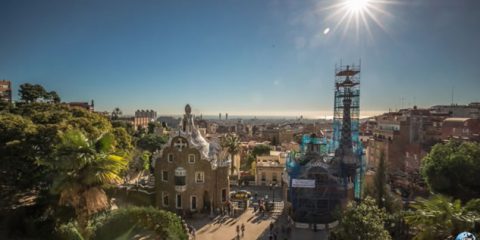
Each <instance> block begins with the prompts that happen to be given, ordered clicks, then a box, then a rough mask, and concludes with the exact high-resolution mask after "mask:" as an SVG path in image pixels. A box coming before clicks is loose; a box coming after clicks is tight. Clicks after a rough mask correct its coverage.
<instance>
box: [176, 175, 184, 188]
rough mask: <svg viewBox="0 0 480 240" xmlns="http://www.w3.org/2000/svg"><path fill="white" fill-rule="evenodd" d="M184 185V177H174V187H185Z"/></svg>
mask: <svg viewBox="0 0 480 240" xmlns="http://www.w3.org/2000/svg"><path fill="white" fill-rule="evenodd" d="M186 184H187V183H186V180H185V176H175V185H177V186H185V185H186Z"/></svg>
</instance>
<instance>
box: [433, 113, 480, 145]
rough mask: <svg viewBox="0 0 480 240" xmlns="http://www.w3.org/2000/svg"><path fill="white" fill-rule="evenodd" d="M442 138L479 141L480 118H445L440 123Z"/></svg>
mask: <svg viewBox="0 0 480 240" xmlns="http://www.w3.org/2000/svg"><path fill="white" fill-rule="evenodd" d="M442 139H443V140H448V139H457V140H463V141H479V140H480V120H479V119H472V118H447V119H445V120H444V121H443V124H442Z"/></svg>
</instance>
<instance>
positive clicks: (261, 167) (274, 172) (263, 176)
mask: <svg viewBox="0 0 480 240" xmlns="http://www.w3.org/2000/svg"><path fill="white" fill-rule="evenodd" d="M286 158H287V153H285V152H277V151H270V154H269V155H266V156H257V158H256V167H255V184H256V185H258V186H260V185H262V186H265V185H270V184H277V186H280V184H281V182H282V177H283V170H284V168H285V160H286Z"/></svg>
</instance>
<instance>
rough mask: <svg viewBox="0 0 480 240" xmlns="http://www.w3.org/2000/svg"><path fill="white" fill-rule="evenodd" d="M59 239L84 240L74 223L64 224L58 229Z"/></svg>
mask: <svg viewBox="0 0 480 240" xmlns="http://www.w3.org/2000/svg"><path fill="white" fill-rule="evenodd" d="M56 233H57V234H56V235H57V238H58V239H62V240H83V239H84V238H83V237H82V235H81V234H80V232H79V231H78V229H77V227H76V226H75V224H74V223H71V222H70V223H67V224H62V225H60V226H59V227H58V228H57V229H56Z"/></svg>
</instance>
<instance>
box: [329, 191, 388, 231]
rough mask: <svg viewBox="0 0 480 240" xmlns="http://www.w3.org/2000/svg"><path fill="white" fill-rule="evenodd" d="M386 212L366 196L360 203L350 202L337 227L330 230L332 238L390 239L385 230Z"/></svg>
mask: <svg viewBox="0 0 480 240" xmlns="http://www.w3.org/2000/svg"><path fill="white" fill-rule="evenodd" d="M385 219H386V213H385V211H384V210H383V209H380V208H378V207H377V205H376V203H375V200H374V199H372V198H370V197H367V198H365V199H364V200H363V202H362V203H360V204H358V205H355V204H354V203H352V202H350V203H349V204H348V206H347V208H346V210H345V211H344V212H343V214H342V217H341V219H340V224H339V225H338V227H337V228H336V229H335V230H334V231H333V232H331V236H330V237H331V238H332V239H345V240H347V239H348V240H350V239H365V240H367V239H368V240H377V239H378V240H386V239H391V237H390V235H389V233H388V232H387V230H385V228H384V225H385Z"/></svg>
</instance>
